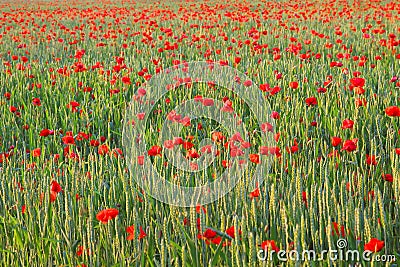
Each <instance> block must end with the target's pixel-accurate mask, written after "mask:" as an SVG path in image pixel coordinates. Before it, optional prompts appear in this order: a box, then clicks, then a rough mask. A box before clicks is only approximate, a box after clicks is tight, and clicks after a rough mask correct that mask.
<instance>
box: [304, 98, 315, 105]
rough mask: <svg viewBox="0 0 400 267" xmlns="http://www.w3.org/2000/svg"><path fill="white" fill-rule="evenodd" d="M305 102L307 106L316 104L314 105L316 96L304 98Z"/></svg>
mask: <svg viewBox="0 0 400 267" xmlns="http://www.w3.org/2000/svg"><path fill="white" fill-rule="evenodd" d="M306 104H307V106H316V105H318V102H317V98H315V97H309V98H306Z"/></svg>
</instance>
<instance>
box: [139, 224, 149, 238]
mask: <svg viewBox="0 0 400 267" xmlns="http://www.w3.org/2000/svg"><path fill="white" fill-rule="evenodd" d="M146 236H147V234H146V233H145V231H144V230H143V227H142V226H140V227H139V240H140V239H143V238H145V237H146Z"/></svg>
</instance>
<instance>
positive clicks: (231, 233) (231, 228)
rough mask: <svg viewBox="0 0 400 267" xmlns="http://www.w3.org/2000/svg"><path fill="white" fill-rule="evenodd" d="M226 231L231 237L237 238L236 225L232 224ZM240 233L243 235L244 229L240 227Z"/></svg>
mask: <svg viewBox="0 0 400 267" xmlns="http://www.w3.org/2000/svg"><path fill="white" fill-rule="evenodd" d="M225 233H226V234H227V235H229V236H230V237H232V238H235V226H231V227H229V228H228V229H226V231H225ZM238 233H239V235H241V234H242V230H240V229H239V231H238Z"/></svg>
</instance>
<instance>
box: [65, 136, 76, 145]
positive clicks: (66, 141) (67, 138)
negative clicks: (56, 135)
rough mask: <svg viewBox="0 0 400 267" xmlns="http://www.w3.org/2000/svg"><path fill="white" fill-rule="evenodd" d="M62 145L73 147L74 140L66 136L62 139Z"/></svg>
mask: <svg viewBox="0 0 400 267" xmlns="http://www.w3.org/2000/svg"><path fill="white" fill-rule="evenodd" d="M62 141H63V143H64V145H74V144H75V139H74V137H73V136H69V135H66V136H64V137H63V138H62Z"/></svg>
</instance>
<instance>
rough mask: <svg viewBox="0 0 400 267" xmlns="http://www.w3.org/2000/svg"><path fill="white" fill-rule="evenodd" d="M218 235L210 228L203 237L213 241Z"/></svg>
mask: <svg viewBox="0 0 400 267" xmlns="http://www.w3.org/2000/svg"><path fill="white" fill-rule="evenodd" d="M216 235H217V233H216V232H215V231H213V230H211V229H210V228H207V229H206V230H205V231H204V233H203V237H205V238H208V239H211V238H214V237H215V236H216Z"/></svg>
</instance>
